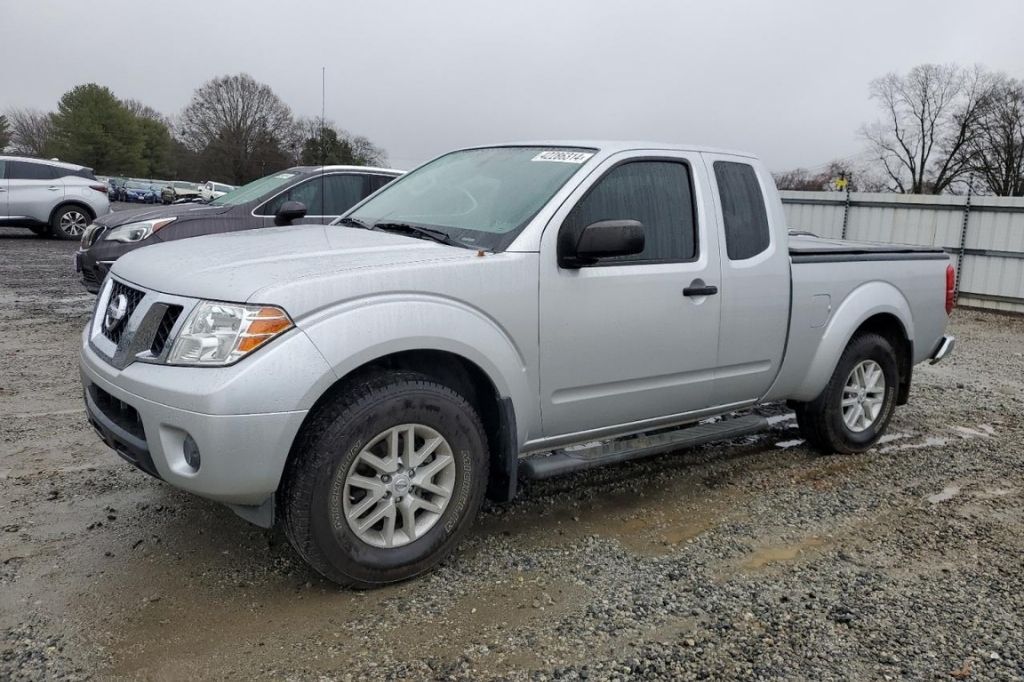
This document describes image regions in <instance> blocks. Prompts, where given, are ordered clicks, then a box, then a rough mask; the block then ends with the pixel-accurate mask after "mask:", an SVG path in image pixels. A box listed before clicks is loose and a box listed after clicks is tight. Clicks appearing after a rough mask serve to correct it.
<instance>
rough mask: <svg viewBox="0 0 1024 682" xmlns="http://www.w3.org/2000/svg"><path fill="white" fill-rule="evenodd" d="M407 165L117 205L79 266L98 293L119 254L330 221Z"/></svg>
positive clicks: (90, 235) (298, 175)
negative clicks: (213, 195)
mask: <svg viewBox="0 0 1024 682" xmlns="http://www.w3.org/2000/svg"><path fill="white" fill-rule="evenodd" d="M401 174H402V171H398V170H392V169H390V168H371V167H368V166H323V167H321V166H299V167H296V168H289V169H288V170H286V171H281V172H280V173H274V174H273V175H268V176H267V177H265V178H260V179H259V180H254V181H252V182H250V183H249V184H248V185H244V186H242V187H239V188H238V189H236V190H233V191H231V192H228V193H227V194H225V195H224V196H222V197H220V198H218V199H214V200H213V201H211V202H209V203H207V204H196V203H185V204H172V205H171V206H164V207H162V208H156V209H152V210H131V211H117V212H115V213H111V214H109V215H106V216H103V217H102V218H98V219H97V220H96V222H94V223H93V224H92V225H90V226H89V228H88V229H87V230H86V231H85V234H84V235H82V246H81V248H80V249H79V250H78V253H77V254H76V255H75V269H76V270H77V271H79V272H81V273H82V284H83V285H84V286H85V288H86V289H88V290H89V291H91V292H93V293H96V292H97V291H99V288H100V284H102V283H103V279H104V278H105V277H106V276H107V272H108V271H109V270H110V266H111V265H112V264H113V263H114V261H116V260H117V259H118V258H120V257H121V256H123V255H124V254H126V253H128V252H129V251H134V250H135V249H137V248H139V247H142V246H146V245H147V244H158V243H160V242H165V241H171V240H175V239H185V238H186V237H198V236H201V235H205V234H217V233H220V232H234V231H237V230H251V229H254V228H260V227H273V226H275V225H278V226H280V225H292V224H300V223H329V222H331V221H332V220H333V219H335V218H337V217H338V216H339V215H341V214H342V213H344V212H345V211H347V210H348V209H349V208H351V207H352V206H354V205H355V204H356V203H358V202H359V201H362V200H363V199H364V198H365V197H367V196H369V195H370V194H373V193H374V192H376V191H377V190H378V189H380V188H381V187H383V186H384V185H386V184H388V183H389V182H391V181H392V180H393V179H394V178H396V177H398V176H399V175H401Z"/></svg>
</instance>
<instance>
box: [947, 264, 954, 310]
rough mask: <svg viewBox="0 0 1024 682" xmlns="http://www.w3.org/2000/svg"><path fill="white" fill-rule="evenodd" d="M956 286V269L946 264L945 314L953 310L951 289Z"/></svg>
mask: <svg viewBox="0 0 1024 682" xmlns="http://www.w3.org/2000/svg"><path fill="white" fill-rule="evenodd" d="M954 287H956V270H954V269H953V266H952V265H947V266H946V314H947V315H949V314H950V313H952V312H953V289H954Z"/></svg>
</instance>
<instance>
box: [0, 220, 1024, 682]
mask: <svg viewBox="0 0 1024 682" xmlns="http://www.w3.org/2000/svg"><path fill="white" fill-rule="evenodd" d="M74 249H75V245H74V244H73V243H69V242H59V241H54V240H43V239H38V238H35V237H34V236H33V235H32V234H31V233H30V232H28V231H20V230H14V229H2V228H0V254H2V256H3V257H2V258H0V325H2V326H0V328H2V329H3V330H4V333H3V334H2V335H0V679H37V678H74V679H84V678H122V679H134V678H147V679H169V680H170V679H174V680H177V679H185V678H195V677H204V678H208V677H209V678H231V679H240V678H241V679H250V678H260V677H279V678H287V679H324V680H332V679H431V678H443V679H491V678H498V679H633V678H641V677H642V678H645V679H653V678H662V679H705V678H718V679H722V678H728V679H868V678H871V679H896V678H908V679H926V678H927V679H972V680H974V679H1006V680H1009V679H1022V678H1024V644H1022V642H1024V504H1022V495H1024V420H1022V417H1021V413H1022V409H1024V319H1021V318H1015V317H1008V316H999V315H993V314H988V313H982V312H978V311H966V310H960V311H957V312H956V313H955V314H954V316H953V320H952V323H951V329H952V332H953V333H954V334H955V335H957V337H958V346H957V349H956V353H955V355H954V357H953V358H952V359H951V360H949V361H948V362H945V363H943V364H940V365H937V366H921V367H919V368H918V372H917V374H916V375H915V385H914V388H913V391H912V395H911V402H910V404H909V405H908V406H905V407H902V408H900V409H899V410H898V411H897V414H896V418H895V420H894V422H893V424H892V426H891V427H890V432H889V435H888V436H887V437H886V438H885V440H884V442H883V443H882V444H880V445H879V446H878V447H876V448H875V449H874V450H872V451H871V452H868V453H866V454H863V455H858V456H850V457H838V456H837V457H820V456H817V455H815V454H813V453H812V452H811V451H809V450H808V449H806V448H805V447H804V446H803V445H802V442H801V441H800V439H799V434H798V433H797V431H796V429H795V425H794V422H793V420H792V415H791V414H789V413H787V412H786V410H785V409H784V408H783V407H781V406H774V407H769V408H768V409H767V412H768V413H769V414H771V415H772V422H773V430H772V431H771V432H769V433H767V434H763V435H761V436H757V437H751V438H745V439H741V440H739V441H734V442H730V443H725V444H719V445H715V446H711V447H705V448H700V449H698V450H695V451H692V452H686V453H676V454H672V455H666V456H662V457H657V458H654V459H652V460H648V461H645V462H642V463H633V464H628V465H622V466H618V467H614V468H610V469H606V470H599V471H596V472H588V473H587V474H582V475H576V476H570V477H566V478H563V479H559V480H555V481H551V482H548V483H545V484H543V485H533V486H530V487H528V488H526V490H525V491H524V492H523V494H522V495H521V496H520V497H519V498H518V499H517V500H516V501H515V502H513V503H511V504H507V505H501V506H488V507H487V508H486V509H485V511H484V513H483V515H482V518H481V519H480V520H479V522H478V523H477V525H476V527H475V530H474V531H473V532H472V533H471V535H470V537H469V539H468V540H466V541H465V542H464V543H463V546H462V547H461V548H460V550H459V551H458V552H457V553H456V555H455V556H453V557H452V558H451V559H450V560H448V561H447V562H446V563H445V564H444V565H443V566H442V567H441V568H440V569H439V570H437V571H435V572H433V573H432V574H430V575H428V576H425V577H423V578H421V579H418V580H414V581H411V582H408V583H405V584H401V585H398V586H395V587H391V588H387V589H382V590H377V591H373V592H363V593H360V592H351V591H345V590H339V589H338V588H336V587H334V586H332V585H330V584H328V583H326V582H324V581H323V580H321V579H319V578H317V577H316V576H315V575H314V574H313V573H312V572H311V571H310V570H309V569H307V568H306V567H305V566H304V565H303V564H302V563H301V561H300V560H299V559H298V557H297V556H296V555H295V553H294V552H293V551H292V550H291V548H290V547H289V546H288V544H287V542H286V541H285V540H284V538H283V535H281V534H280V533H279V532H276V531H265V530H261V529H259V528H256V527H254V526H250V525H248V524H247V523H246V522H244V521H242V520H241V519H239V518H237V517H236V516H235V515H234V514H233V513H232V512H231V511H229V510H228V509H226V508H224V507H221V506H218V505H216V504H213V503H210V502H206V501H204V500H202V499H199V498H197V497H193V496H190V495H187V494H184V493H180V492H178V491H176V490H174V489H173V488H171V487H169V486H167V485H165V484H163V483H161V482H159V481H156V480H154V479H152V478H149V477H147V476H146V475H145V474H143V473H141V472H139V471H136V470H134V469H133V468H131V467H130V466H129V465H128V464H126V463H124V462H123V461H122V460H120V459H119V458H118V457H117V456H116V455H114V453H113V452H111V451H110V450H109V449H107V448H106V447H105V446H104V445H103V444H102V443H101V442H100V441H99V440H98V438H97V437H96V436H95V435H94V433H93V432H92V430H91V429H90V427H89V426H88V424H87V423H86V420H85V416H84V411H83V409H82V404H81V397H80V386H79V382H78V370H77V358H78V346H79V343H80V332H81V329H82V327H83V325H84V324H85V321H86V319H87V317H88V315H89V313H90V311H91V306H92V301H93V298H92V296H90V295H88V294H86V293H85V291H84V290H83V289H82V288H81V287H80V286H79V284H78V282H77V279H76V277H75V275H74V272H73V268H72V262H71V257H72V253H73V252H74Z"/></svg>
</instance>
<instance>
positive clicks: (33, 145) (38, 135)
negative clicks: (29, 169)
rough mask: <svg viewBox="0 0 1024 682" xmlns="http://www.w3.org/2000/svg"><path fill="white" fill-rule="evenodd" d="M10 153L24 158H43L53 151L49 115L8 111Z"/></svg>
mask: <svg viewBox="0 0 1024 682" xmlns="http://www.w3.org/2000/svg"><path fill="white" fill-rule="evenodd" d="M7 120H8V122H9V123H10V127H11V140H10V145H11V151H12V152H13V153H15V154H24V155H26V156H39V157H45V156H48V155H49V154H50V152H51V151H52V149H53V141H54V140H53V121H52V119H51V117H50V114H47V113H44V112H42V111H38V110H36V109H10V110H8V112H7Z"/></svg>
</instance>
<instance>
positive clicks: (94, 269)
mask: <svg viewBox="0 0 1024 682" xmlns="http://www.w3.org/2000/svg"><path fill="white" fill-rule="evenodd" d="M113 264H114V261H112V260H109V261H102V260H96V258H95V257H94V256H92V255H91V254H90V253H89V252H88V251H86V250H84V249H79V250H78V251H76V252H75V272H77V273H79V274H80V275H81V277H82V286H83V287H85V290H86V291H88V292H89V293H90V294H98V293H99V292H100V287H102V286H103V280H105V279H106V278H107V274H108V273H109V272H110V267H111V266H112V265H113Z"/></svg>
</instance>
